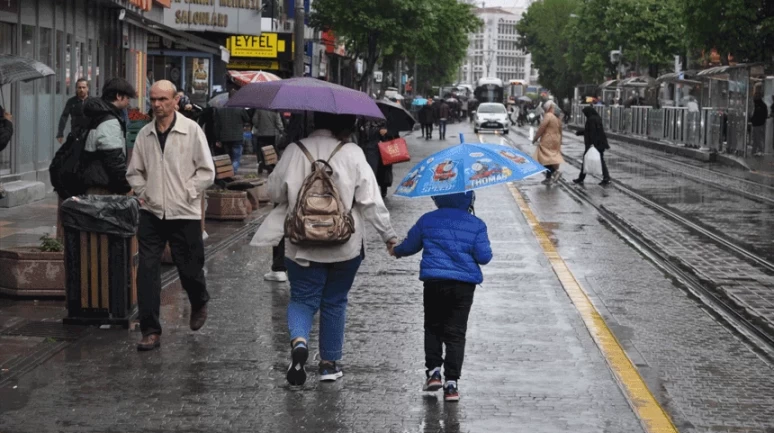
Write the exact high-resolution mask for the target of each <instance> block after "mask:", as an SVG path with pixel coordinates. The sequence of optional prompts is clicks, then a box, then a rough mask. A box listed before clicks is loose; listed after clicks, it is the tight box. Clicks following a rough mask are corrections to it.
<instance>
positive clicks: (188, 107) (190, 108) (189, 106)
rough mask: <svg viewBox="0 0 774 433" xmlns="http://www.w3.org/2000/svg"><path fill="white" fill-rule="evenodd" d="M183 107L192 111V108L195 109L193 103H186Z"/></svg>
mask: <svg viewBox="0 0 774 433" xmlns="http://www.w3.org/2000/svg"><path fill="white" fill-rule="evenodd" d="M183 109H184V110H185V111H191V110H193V105H191V104H185V107H183Z"/></svg>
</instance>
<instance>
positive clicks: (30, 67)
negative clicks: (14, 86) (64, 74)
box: [0, 54, 55, 99]
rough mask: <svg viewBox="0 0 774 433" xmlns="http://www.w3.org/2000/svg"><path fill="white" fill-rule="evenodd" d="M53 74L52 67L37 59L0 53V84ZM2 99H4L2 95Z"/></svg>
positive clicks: (30, 79)
mask: <svg viewBox="0 0 774 433" xmlns="http://www.w3.org/2000/svg"><path fill="white" fill-rule="evenodd" d="M54 74H55V72H54V70H53V69H51V68H50V67H48V66H47V65H46V64H45V63H41V62H38V61H37V60H32V59H28V58H26V57H19V56H11V55H8V54H0V86H4V85H6V84H11V83H16V82H17V81H25V82H27V81H32V80H37V79H39V78H45V77H48V76H49V75H54ZM0 96H2V95H0ZM3 99H5V97H4V96H3Z"/></svg>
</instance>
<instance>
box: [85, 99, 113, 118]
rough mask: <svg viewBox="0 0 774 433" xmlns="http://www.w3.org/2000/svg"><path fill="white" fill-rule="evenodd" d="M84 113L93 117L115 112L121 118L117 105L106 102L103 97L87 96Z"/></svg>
mask: <svg viewBox="0 0 774 433" xmlns="http://www.w3.org/2000/svg"><path fill="white" fill-rule="evenodd" d="M83 114H84V115H86V116H88V117H91V118H94V117H98V116H103V115H105V114H113V115H115V116H116V117H118V118H119V119H120V118H121V113H120V112H119V111H118V108H116V106H115V105H113V104H111V103H109V102H105V101H104V100H103V99H102V98H95V97H90V98H86V100H85V101H83Z"/></svg>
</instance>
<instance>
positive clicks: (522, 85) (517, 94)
mask: <svg viewBox="0 0 774 433" xmlns="http://www.w3.org/2000/svg"><path fill="white" fill-rule="evenodd" d="M508 85H509V93H508V94H509V97H510V99H511V100H513V101H516V100H517V99H519V98H521V97H522V96H525V95H526V94H527V82H526V81H524V80H511V81H510V82H509V83H508Z"/></svg>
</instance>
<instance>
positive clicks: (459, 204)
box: [433, 191, 476, 210]
mask: <svg viewBox="0 0 774 433" xmlns="http://www.w3.org/2000/svg"><path fill="white" fill-rule="evenodd" d="M475 194H476V193H475V192H473V191H467V192H458V193H456V194H448V195H436V196H433V201H434V202H435V205H436V206H438V209H444V208H446V209H449V208H451V209H462V210H468V209H469V208H470V205H472V204H473V199H474V198H475V197H476V196H475Z"/></svg>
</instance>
